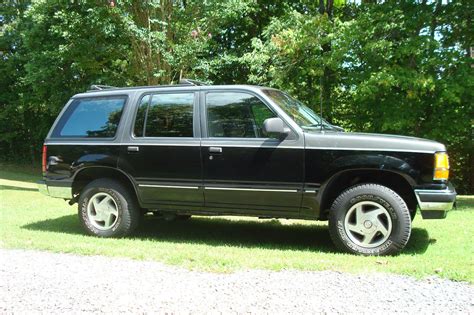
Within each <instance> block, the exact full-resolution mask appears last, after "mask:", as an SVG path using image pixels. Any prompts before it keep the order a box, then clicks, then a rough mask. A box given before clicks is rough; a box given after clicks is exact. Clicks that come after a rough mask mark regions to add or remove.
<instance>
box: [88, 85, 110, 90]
mask: <svg viewBox="0 0 474 315" xmlns="http://www.w3.org/2000/svg"><path fill="white" fill-rule="evenodd" d="M116 88H117V87H115V86H110V85H101V84H92V85H91V87H90V89H91V90H92V91H102V90H108V89H116Z"/></svg>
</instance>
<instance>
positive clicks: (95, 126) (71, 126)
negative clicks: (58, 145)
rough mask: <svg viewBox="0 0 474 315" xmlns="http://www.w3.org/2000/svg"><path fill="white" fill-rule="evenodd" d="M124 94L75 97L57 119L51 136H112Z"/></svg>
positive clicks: (115, 128)
mask: <svg viewBox="0 0 474 315" xmlns="http://www.w3.org/2000/svg"><path fill="white" fill-rule="evenodd" d="M125 101H126V97H125V96H113V97H94V98H80V99H75V100H74V101H73V102H72V103H71V105H69V107H68V108H67V110H66V111H65V112H64V114H63V115H62V117H61V118H60V119H59V122H58V124H57V126H56V127H55V128H54V131H53V133H52V137H55V138H56V137H59V138H61V137H82V138H113V137H115V134H116V132H117V128H118V125H119V123H120V119H121V117H122V111H123V107H124V105H125Z"/></svg>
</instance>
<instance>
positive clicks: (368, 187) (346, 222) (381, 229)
mask: <svg viewBox="0 0 474 315" xmlns="http://www.w3.org/2000/svg"><path fill="white" fill-rule="evenodd" d="M329 231H330V234H331V238H332V240H333V241H334V243H335V244H336V246H337V247H338V248H340V249H342V250H344V251H347V252H351V253H354V254H363V255H393V254H397V253H399V252H400V251H401V250H402V249H403V248H404V247H405V245H406V243H407V242H408V239H409V238H410V233H411V217H410V211H409V210H408V208H407V205H406V203H405V201H404V200H403V199H402V198H401V197H400V196H399V195H398V194H397V193H396V192H394V191H393V190H391V189H389V188H387V187H385V186H382V185H378V184H361V185H356V186H354V187H351V188H349V189H347V190H345V191H344V192H342V193H341V195H339V197H337V198H336V200H335V201H334V203H333V205H332V207H331V211H330V216H329Z"/></svg>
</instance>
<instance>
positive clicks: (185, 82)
mask: <svg viewBox="0 0 474 315" xmlns="http://www.w3.org/2000/svg"><path fill="white" fill-rule="evenodd" d="M179 84H183V85H195V86H201V85H209V84H207V83H204V82H201V81H197V80H191V79H181V80H179Z"/></svg>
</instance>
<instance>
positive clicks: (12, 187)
mask: <svg viewBox="0 0 474 315" xmlns="http://www.w3.org/2000/svg"><path fill="white" fill-rule="evenodd" d="M0 190H25V191H38V188H33V187H20V186H10V185H0Z"/></svg>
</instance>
